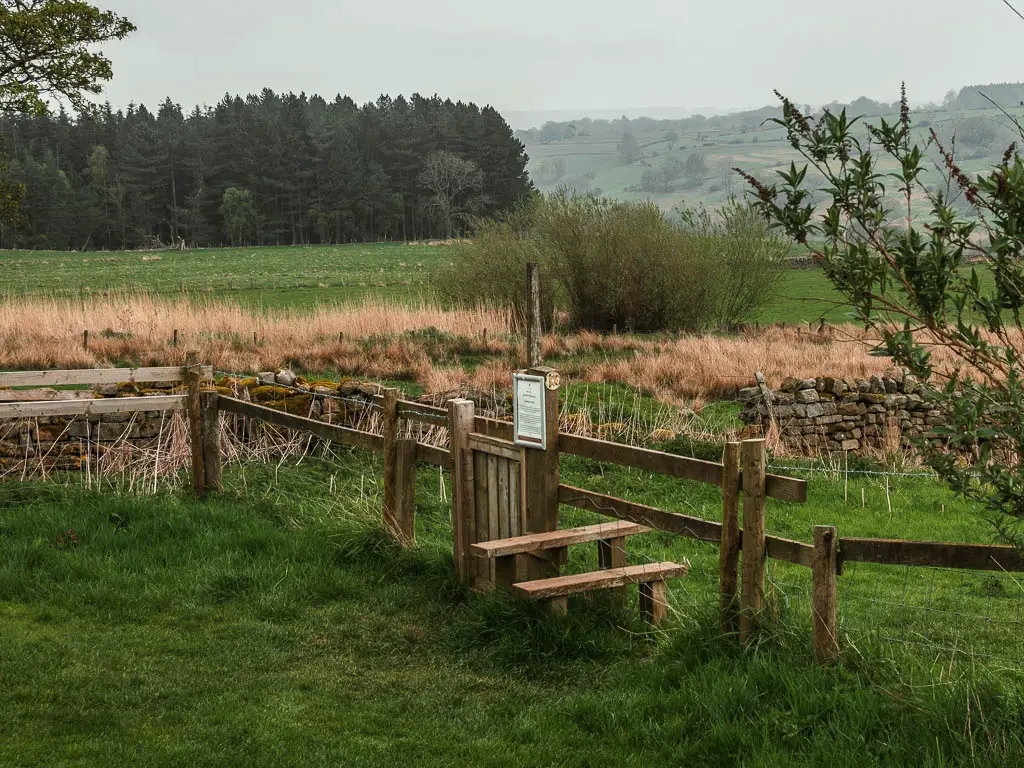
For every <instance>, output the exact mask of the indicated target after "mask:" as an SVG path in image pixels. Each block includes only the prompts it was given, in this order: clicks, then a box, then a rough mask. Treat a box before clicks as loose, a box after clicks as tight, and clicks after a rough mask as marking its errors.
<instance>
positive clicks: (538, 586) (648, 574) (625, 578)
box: [512, 562, 690, 600]
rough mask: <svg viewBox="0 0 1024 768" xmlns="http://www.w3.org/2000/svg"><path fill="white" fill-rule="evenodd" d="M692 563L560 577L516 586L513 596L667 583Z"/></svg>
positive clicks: (533, 597) (531, 597)
mask: <svg viewBox="0 0 1024 768" xmlns="http://www.w3.org/2000/svg"><path fill="white" fill-rule="evenodd" d="M689 568H690V566H689V564H688V563H684V564H682V565H680V564H679V563H670V562H663V563H649V564H646V565H631V566H629V567H627V568H610V569H608V570H605V571H591V572H590V573H576V574H572V575H571V576H556V577H553V578H550V579H539V580H537V581H526V582H520V583H518V584H513V585H512V593H513V594H514V595H516V596H517V597H521V598H524V599H526V600H545V599H547V598H551V597H560V596H563V595H574V594H578V593H580V592H593V591H595V590H598V589H609V588H612V587H624V586H626V585H627V584H642V583H644V582H649V581H664V580H665V579H674V578H676V577H678V576H685V575H686V573H687V571H688V570H689Z"/></svg>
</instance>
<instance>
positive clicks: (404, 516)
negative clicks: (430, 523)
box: [393, 440, 416, 546]
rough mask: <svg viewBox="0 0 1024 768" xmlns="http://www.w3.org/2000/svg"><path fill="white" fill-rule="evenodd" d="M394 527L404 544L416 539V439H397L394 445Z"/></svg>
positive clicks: (399, 539)
mask: <svg viewBox="0 0 1024 768" xmlns="http://www.w3.org/2000/svg"><path fill="white" fill-rule="evenodd" d="M394 523H395V528H394V530H393V533H394V535H395V537H396V538H397V539H398V541H399V542H400V543H401V544H402V545H403V546H406V545H408V544H412V543H413V542H415V541H416V441H415V440H399V441H398V443H397V445H396V446H395V515H394Z"/></svg>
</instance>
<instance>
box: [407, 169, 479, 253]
mask: <svg viewBox="0 0 1024 768" xmlns="http://www.w3.org/2000/svg"><path fill="white" fill-rule="evenodd" d="M420 183H421V184H422V185H423V186H425V187H426V188H427V189H429V190H430V191H431V192H433V193H434V198H433V200H432V201H431V205H432V206H433V207H434V208H436V209H437V210H438V212H439V213H440V214H441V215H442V216H443V217H444V221H445V228H446V231H447V232H448V237H451V236H452V223H453V222H454V221H455V219H456V218H458V217H459V216H464V215H466V214H468V213H472V212H473V210H475V209H476V208H477V207H478V206H479V205H480V203H481V202H482V194H481V188H482V186H483V173H482V172H481V171H480V167H479V166H478V165H477V164H476V163H474V162H473V161H472V160H466V159H464V158H462V157H459V156H458V155H456V154H455V153H453V152H448V151H446V150H443V149H442V150H438V151H437V152H432V153H430V154H429V155H427V157H426V159H425V160H424V161H423V170H422V171H421V172H420Z"/></svg>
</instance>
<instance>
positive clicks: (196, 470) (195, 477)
mask: <svg viewBox="0 0 1024 768" xmlns="http://www.w3.org/2000/svg"><path fill="white" fill-rule="evenodd" d="M202 385H203V374H202V370H201V369H200V367H199V355H198V354H197V353H196V352H188V353H186V354H185V386H186V387H187V388H188V392H187V397H188V409H187V410H186V414H187V416H188V434H189V443H190V445H191V448H192V490H193V491H194V492H195V493H196V494H197V495H202V494H203V493H205V491H206V464H205V462H204V460H203V432H202V426H201V423H200V422H201V417H200V414H201V411H202V403H201V401H200V400H201V398H200V393H201V391H202Z"/></svg>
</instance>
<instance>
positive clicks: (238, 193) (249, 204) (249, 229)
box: [220, 187, 257, 245]
mask: <svg viewBox="0 0 1024 768" xmlns="http://www.w3.org/2000/svg"><path fill="white" fill-rule="evenodd" d="M220 213H221V216H223V217H224V228H225V231H226V232H227V234H228V236H229V237H230V238H231V244H232V245H241V244H242V243H244V242H246V241H249V240H251V239H252V237H253V236H254V235H255V233H256V224H257V213H256V205H255V204H254V203H253V200H252V193H251V192H250V191H249V190H248V189H239V188H238V187H228V188H227V189H225V190H224V198H223V202H222V203H221V206H220Z"/></svg>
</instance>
